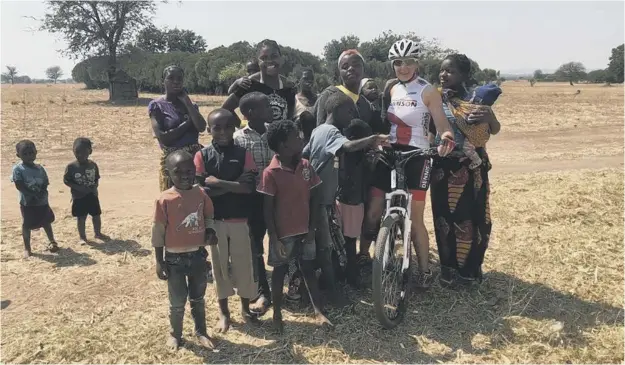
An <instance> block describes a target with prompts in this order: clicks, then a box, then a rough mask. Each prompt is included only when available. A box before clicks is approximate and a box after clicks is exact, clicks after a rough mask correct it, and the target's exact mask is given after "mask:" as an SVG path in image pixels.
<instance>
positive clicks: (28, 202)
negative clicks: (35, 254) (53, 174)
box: [11, 139, 59, 258]
mask: <svg viewBox="0 0 625 365" xmlns="http://www.w3.org/2000/svg"><path fill="white" fill-rule="evenodd" d="M15 151H16V153H17V157H19V158H20V159H21V160H22V162H20V163H17V164H15V165H14V166H13V172H12V174H11V182H12V183H14V184H15V188H16V189H17V190H18V191H19V197H20V211H21V212H22V237H23V238H24V258H28V257H29V256H30V255H31V254H32V250H31V248H30V231H31V230H35V229H39V228H43V230H44V231H46V235H47V236H48V240H49V242H50V243H49V244H48V250H49V251H50V252H57V251H58V250H59V246H58V245H57V243H56V241H55V240H54V233H53V232H52V223H53V222H54V212H52V209H50V205H49V204H48V185H50V181H49V180H48V174H47V173H46V169H44V168H43V166H41V165H39V164H36V163H35V159H36V158H37V148H36V147H35V144H34V143H33V142H32V141H29V140H26V139H25V140H22V141H19V142H18V143H17V145H16V146H15Z"/></svg>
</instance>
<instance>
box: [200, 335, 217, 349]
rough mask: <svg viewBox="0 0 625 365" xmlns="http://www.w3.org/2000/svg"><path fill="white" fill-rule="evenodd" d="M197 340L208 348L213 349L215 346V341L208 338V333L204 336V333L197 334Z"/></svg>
mask: <svg viewBox="0 0 625 365" xmlns="http://www.w3.org/2000/svg"><path fill="white" fill-rule="evenodd" d="M197 340H198V341H199V342H200V345H202V346H204V347H206V348H208V349H211V350H212V349H214V348H215V341H214V340H213V339H212V338H210V337H209V336H208V335H206V336H204V335H199V336H197Z"/></svg>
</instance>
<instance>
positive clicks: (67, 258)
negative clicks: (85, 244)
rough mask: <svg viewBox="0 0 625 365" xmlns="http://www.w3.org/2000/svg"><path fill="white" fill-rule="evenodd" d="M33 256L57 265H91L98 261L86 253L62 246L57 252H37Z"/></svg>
mask: <svg viewBox="0 0 625 365" xmlns="http://www.w3.org/2000/svg"><path fill="white" fill-rule="evenodd" d="M33 257H36V258H38V259H41V260H44V261H47V262H49V263H51V264H54V265H55V266H56V267H59V268H60V267H71V266H91V265H94V264H96V263H97V262H96V261H95V260H94V259H92V258H91V256H90V255H88V254H86V253H78V252H76V251H74V250H72V249H71V248H69V247H60V248H59V251H58V252H57V253H54V254H52V253H50V254H47V253H45V254H44V253H35V252H33Z"/></svg>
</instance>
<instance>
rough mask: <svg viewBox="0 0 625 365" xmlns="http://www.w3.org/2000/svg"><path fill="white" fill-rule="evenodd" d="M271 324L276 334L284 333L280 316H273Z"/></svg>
mask: <svg viewBox="0 0 625 365" xmlns="http://www.w3.org/2000/svg"><path fill="white" fill-rule="evenodd" d="M272 326H273V331H274V332H275V333H276V334H279V335H281V334H283V333H284V323H283V322H282V317H276V316H274V317H273V323H272Z"/></svg>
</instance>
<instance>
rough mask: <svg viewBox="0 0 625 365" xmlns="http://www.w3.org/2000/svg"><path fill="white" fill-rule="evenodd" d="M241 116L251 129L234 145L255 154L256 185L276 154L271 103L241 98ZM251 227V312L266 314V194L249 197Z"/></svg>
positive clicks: (254, 95) (261, 97) (255, 94)
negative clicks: (254, 284) (270, 138)
mask: <svg viewBox="0 0 625 365" xmlns="http://www.w3.org/2000/svg"><path fill="white" fill-rule="evenodd" d="M239 110H240V111H241V114H243V116H244V117H245V119H247V121H248V125H247V126H245V127H244V128H242V129H240V130H238V131H236V132H235V133H234V143H235V144H236V145H237V146H241V147H243V148H245V150H246V151H248V152H249V153H251V154H252V158H253V159H254V163H255V164H256V171H258V175H257V177H256V185H258V183H259V182H260V177H261V176H262V174H263V172H264V171H265V168H267V166H269V164H270V163H271V160H272V159H273V155H274V152H273V151H272V150H271V149H270V148H269V145H268V144H267V134H266V132H267V128H266V126H267V125H268V124H269V123H271V120H272V118H273V111H272V109H271V105H270V103H269V97H268V96H267V95H265V94H263V93H261V92H258V91H253V92H250V93H248V94H245V95H244V96H243V97H241V101H240V103H239ZM248 199H249V201H250V204H249V205H248V208H249V215H248V218H249V221H248V224H249V227H250V233H251V235H252V252H253V255H254V266H255V270H256V276H257V279H258V280H257V281H258V295H256V296H255V298H254V299H255V300H254V304H253V305H252V311H254V312H257V313H260V314H264V313H265V312H266V311H267V310H268V309H269V306H270V305H271V290H270V288H269V282H268V281H267V271H266V268H265V259H264V257H263V254H264V251H265V250H264V246H263V241H264V238H265V233H267V227H266V225H265V217H264V215H263V194H260V193H258V192H253V193H252V194H250V195H249V196H248Z"/></svg>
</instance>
